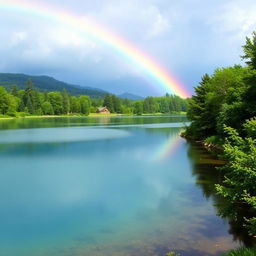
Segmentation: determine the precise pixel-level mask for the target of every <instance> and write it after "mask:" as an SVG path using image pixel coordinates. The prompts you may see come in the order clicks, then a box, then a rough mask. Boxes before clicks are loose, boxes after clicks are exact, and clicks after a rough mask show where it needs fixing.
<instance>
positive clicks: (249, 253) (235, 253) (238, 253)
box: [222, 248, 256, 256]
mask: <svg viewBox="0 0 256 256" xmlns="http://www.w3.org/2000/svg"><path fill="white" fill-rule="evenodd" d="M255 255H256V249H255V248H240V249H237V250H232V251H230V252H228V253H225V254H223V255H222V256H255Z"/></svg>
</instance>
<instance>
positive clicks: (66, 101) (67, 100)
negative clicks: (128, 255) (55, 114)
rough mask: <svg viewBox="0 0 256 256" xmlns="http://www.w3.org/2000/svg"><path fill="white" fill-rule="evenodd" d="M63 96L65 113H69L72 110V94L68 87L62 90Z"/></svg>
mask: <svg viewBox="0 0 256 256" xmlns="http://www.w3.org/2000/svg"><path fill="white" fill-rule="evenodd" d="M62 98H63V104H62V105H63V114H69V112H70V96H69V94H68V92H67V91H66V89H64V91H63V92H62Z"/></svg>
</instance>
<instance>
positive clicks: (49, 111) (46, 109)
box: [42, 101, 54, 115]
mask: <svg viewBox="0 0 256 256" xmlns="http://www.w3.org/2000/svg"><path fill="white" fill-rule="evenodd" d="M42 111H43V114H44V115H53V114H54V111H53V107H52V104H51V103H50V102H49V101H45V102H44V103H43V104H42Z"/></svg>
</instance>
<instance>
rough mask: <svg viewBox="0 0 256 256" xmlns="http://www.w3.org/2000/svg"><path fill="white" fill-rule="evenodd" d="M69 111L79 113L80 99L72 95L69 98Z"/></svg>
mask: <svg viewBox="0 0 256 256" xmlns="http://www.w3.org/2000/svg"><path fill="white" fill-rule="evenodd" d="M70 111H71V113H81V105H80V100H79V99H78V98H76V97H74V96H72V97H71V98H70Z"/></svg>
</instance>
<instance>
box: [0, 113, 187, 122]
mask: <svg viewBox="0 0 256 256" xmlns="http://www.w3.org/2000/svg"><path fill="white" fill-rule="evenodd" d="M169 115H186V113H173V114H171V113H170V114H162V113H152V114H142V115H133V114H116V113H114V114H98V113H90V114H89V115H88V116H86V115H42V116H36V115H35V116H33V115H32V116H16V117H12V116H3V117H1V116H0V121H1V120H15V119H37V118H63V117H116V116H130V117H133V116H136V117H138V116H141V117H143V116H169Z"/></svg>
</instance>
